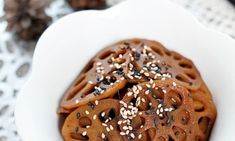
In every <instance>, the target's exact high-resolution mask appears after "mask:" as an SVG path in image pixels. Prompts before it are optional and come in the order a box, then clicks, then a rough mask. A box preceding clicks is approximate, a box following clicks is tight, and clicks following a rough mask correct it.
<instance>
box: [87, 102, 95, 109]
mask: <svg viewBox="0 0 235 141" xmlns="http://www.w3.org/2000/svg"><path fill="white" fill-rule="evenodd" d="M87 105H88V106H89V107H90V108H91V109H92V110H94V109H95V104H94V103H92V102H88V103H87Z"/></svg>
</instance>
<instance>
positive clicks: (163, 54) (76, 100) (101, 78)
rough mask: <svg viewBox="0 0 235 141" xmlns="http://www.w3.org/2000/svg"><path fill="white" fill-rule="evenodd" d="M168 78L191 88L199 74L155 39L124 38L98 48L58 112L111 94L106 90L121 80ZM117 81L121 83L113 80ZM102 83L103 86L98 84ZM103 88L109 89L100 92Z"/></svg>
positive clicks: (194, 85)
mask: <svg viewBox="0 0 235 141" xmlns="http://www.w3.org/2000/svg"><path fill="white" fill-rule="evenodd" d="M167 54H168V55H167ZM169 54H171V56H169ZM114 75H116V76H114ZM106 77H109V78H114V79H111V80H112V81H113V80H114V81H113V82H108V83H107V81H106V79H105V78H106ZM168 77H172V78H174V79H176V80H177V82H179V83H182V85H184V86H185V87H187V88H189V89H192V90H195V89H197V88H198V87H199V86H200V84H201V83H200V82H201V77H200V74H199V73H198V71H197V69H196V68H195V66H194V65H193V63H192V62H191V61H190V60H188V59H186V58H184V57H183V56H181V55H179V54H176V53H175V52H171V51H168V50H167V49H165V48H164V47H163V46H162V45H161V44H160V43H158V42H155V41H149V40H144V39H133V40H124V41H122V42H119V43H116V44H115V45H112V46H110V47H108V48H105V49H104V50H102V51H100V52H99V53H98V54H97V55H96V56H95V57H94V58H93V59H92V60H91V61H90V62H89V63H88V65H87V66H86V67H85V68H84V69H83V71H82V73H81V74H80V75H79V77H78V80H77V81H76V82H75V83H74V84H73V85H72V87H71V88H69V90H68V91H67V92H66V94H65V95H64V97H63V98H62V101H61V109H60V111H61V112H62V113H63V112H64V111H66V110H67V111H68V112H69V111H72V110H73V109H74V108H76V107H78V106H79V105H84V104H86V103H87V102H89V101H92V100H95V99H103V98H107V97H111V96H112V94H113V93H110V91H114V92H115V90H117V89H116V88H119V89H120V88H122V87H123V86H124V84H125V82H126V81H125V80H127V81H128V82H130V83H142V82H146V81H149V80H150V79H165V78H168ZM123 79H125V80H123ZM117 80H120V81H121V82H120V83H115V82H116V81H117ZM102 83H104V86H101V85H102ZM111 84H113V85H111ZM116 85H117V86H116ZM97 91H99V92H98V94H96V93H97ZM103 91H109V92H106V93H104V94H101V93H100V92H103ZM94 94H95V95H94ZM97 95H98V96H97ZM62 109H63V110H62Z"/></svg>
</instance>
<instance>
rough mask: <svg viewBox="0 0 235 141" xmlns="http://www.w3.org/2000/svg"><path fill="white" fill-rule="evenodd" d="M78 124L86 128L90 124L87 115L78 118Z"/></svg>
mask: <svg viewBox="0 0 235 141" xmlns="http://www.w3.org/2000/svg"><path fill="white" fill-rule="evenodd" d="M78 124H79V126H80V127H82V128H86V127H87V126H91V124H92V121H91V120H90V118H88V117H81V118H79V121H78Z"/></svg>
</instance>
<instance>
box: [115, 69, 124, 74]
mask: <svg viewBox="0 0 235 141" xmlns="http://www.w3.org/2000/svg"><path fill="white" fill-rule="evenodd" d="M116 73H117V74H118V75H123V74H124V72H123V69H122V68H120V69H117V70H116Z"/></svg>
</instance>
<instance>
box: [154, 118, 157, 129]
mask: <svg viewBox="0 0 235 141" xmlns="http://www.w3.org/2000/svg"><path fill="white" fill-rule="evenodd" d="M157 123H158V120H157V118H154V126H155V128H157Z"/></svg>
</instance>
